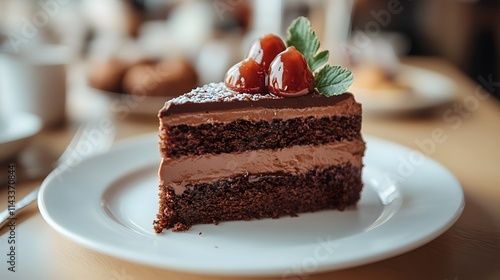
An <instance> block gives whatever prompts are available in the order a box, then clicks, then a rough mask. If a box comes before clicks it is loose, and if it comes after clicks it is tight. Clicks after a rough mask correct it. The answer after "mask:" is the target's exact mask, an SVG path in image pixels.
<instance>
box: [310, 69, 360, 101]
mask: <svg viewBox="0 0 500 280" xmlns="http://www.w3.org/2000/svg"><path fill="white" fill-rule="evenodd" d="M314 80H315V82H316V88H317V89H318V90H319V92H320V93H321V94H323V95H325V96H327V97H330V96H333V95H339V94H342V93H344V92H345V91H346V90H347V89H348V88H349V86H350V85H351V84H352V82H353V81H354V77H353V75H352V72H351V71H349V70H348V69H345V68H342V67H341V66H331V65H326V66H325V67H323V68H321V70H319V72H317V73H316V74H315V75H314Z"/></svg>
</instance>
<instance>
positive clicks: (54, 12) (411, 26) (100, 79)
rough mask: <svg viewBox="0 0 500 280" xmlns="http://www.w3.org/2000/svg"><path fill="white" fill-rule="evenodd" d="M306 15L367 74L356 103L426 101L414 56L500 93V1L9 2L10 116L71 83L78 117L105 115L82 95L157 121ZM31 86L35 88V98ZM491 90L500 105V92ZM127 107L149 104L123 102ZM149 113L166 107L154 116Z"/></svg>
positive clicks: (5, 59) (337, 60)
mask: <svg viewBox="0 0 500 280" xmlns="http://www.w3.org/2000/svg"><path fill="white" fill-rule="evenodd" d="M299 15H303V16H307V17H309V19H310V20H311V22H312V25H313V29H314V30H316V32H317V34H318V36H319V37H320V40H321V42H322V46H321V47H322V49H329V50H330V51H331V56H330V63H333V64H342V65H344V66H345V67H348V68H350V69H351V70H353V72H355V77H356V79H355V80H356V81H355V84H354V85H353V91H354V89H359V92H360V94H361V93H362V92H375V93H376V95H375V96H376V97H377V98H379V97H383V98H382V99H384V98H386V97H385V96H390V97H388V98H392V99H394V96H399V95H401V96H407V95H408V93H410V94H411V92H412V91H417V89H415V88H414V86H415V85H417V86H418V84H422V83H423V80H421V79H420V80H418V81H415V80H412V79H414V78H411V77H410V78H408V77H407V78H401V77H399V76H404V75H403V74H404V73H407V74H408V73H410V74H408V75H410V76H412V77H415V76H418V75H427V76H428V77H427V78H428V79H427V78H425V79H427V80H429V81H430V80H432V77H431V76H432V73H430V72H425V73H420V72H419V73H417V72H415V71H417V70H418V69H407V68H404V67H403V68H402V65H403V63H402V62H401V60H402V59H403V60H404V58H405V57H408V56H434V57H440V58H442V59H444V60H446V61H448V62H450V63H452V64H453V65H455V66H456V67H458V68H459V69H460V70H461V71H463V72H464V73H466V74H467V75H468V76H469V77H470V78H471V79H473V80H475V81H478V82H481V77H482V79H483V80H487V81H490V82H493V83H494V81H500V63H499V60H500V1H495V0H477V1H475V0H442V1H431V0H420V1H410V0H401V1H397V0H337V1H322V0H309V1H304V0H302V1H301V0H284V1H279V0H275V1H264V0H255V1H243V0H184V1H181V0H106V1H98V0H37V1H35V0H2V1H0V44H1V48H0V103H1V104H3V109H2V106H0V110H3V111H6V110H8V109H9V108H13V107H16V106H17V107H19V106H22V105H21V104H22V103H26V100H30V99H32V97H29V96H28V97H25V98H24V99H22V98H19V97H17V96H16V97H15V98H14V97H12V96H13V95H18V94H21V93H16V94H14V93H13V91H18V92H19V91H22V92H23V93H22V94H35V95H44V94H45V96H47V94H49V93H43V92H40V91H42V89H44V90H45V91H49V92H52V95H51V96H53V97H51V99H52V100H55V99H58V98H59V99H62V100H65V99H64V98H66V96H65V95H66V93H65V92H61V91H63V90H60V89H54V88H53V87H54V84H55V83H64V82H63V81H62V80H65V81H66V82H67V83H66V84H64V86H65V89H66V91H68V92H69V91H71V92H72V96H71V98H70V99H71V100H73V101H71V102H72V103H73V105H70V106H73V107H72V108H70V109H71V110H81V111H88V110H89V107H91V109H90V110H96V109H95V107H96V106H97V105H92V106H87V107H85V106H84V105H82V104H83V103H85V101H86V100H87V97H86V96H85V94H83V93H82V94H81V95H79V94H75V93H74V92H75V91H77V90H75V88H76V87H78V88H79V91H80V92H84V91H86V92H89V91H92V92H94V93H96V92H98V95H99V94H101V95H104V96H106V97H112V98H115V99H116V98H120V99H121V102H128V103H127V107H128V109H127V110H130V109H137V110H138V112H139V113H141V112H145V111H148V110H149V111H150V112H156V111H157V109H158V107H161V106H158V104H162V102H163V101H164V100H165V98H170V97H172V96H177V95H179V94H181V93H183V92H186V91H189V90H190V89H191V88H193V87H196V86H198V85H201V84H205V83H208V82H217V81H222V79H223V77H224V75H225V72H226V71H227V69H228V68H229V67H230V66H232V65H233V64H234V63H236V62H238V61H240V60H241V59H242V58H243V57H244V56H245V54H246V52H247V51H248V47H249V45H250V44H251V42H252V41H253V40H255V39H256V38H258V37H259V36H261V35H263V34H265V33H270V32H272V33H276V34H278V35H281V36H282V37H283V38H286V28H287V26H288V25H289V24H290V22H291V21H292V20H293V19H295V18H296V17H297V16H299ZM61 46H62V47H64V49H63V48H61ZM56 47H58V48H59V49H56ZM30 63H31V64H30ZM26 64H30V65H31V66H33V64H36V65H37V67H38V68H37V69H38V70H37V71H38V72H35V73H34V74H33V75H32V76H30V75H28V74H26V73H27V71H28V70H26ZM55 64H58V65H62V66H63V67H65V69H66V70H65V71H66V72H65V73H63V74H60V73H59V74H57V75H56V74H52V76H51V77H53V78H44V79H42V80H41V81H40V80H36V77H40V75H41V74H40V73H45V74H47V73H49V72H50V73H53V72H55V70H54V65H55ZM2 65H3V66H2ZM47 65H50V66H51V67H52V68H50V69H49V68H48V67H47ZM22 67H25V68H22ZM44 67H45V68H44ZM32 68H33V67H32ZM2 69H3V71H2ZM31 70H32V69H31ZM412 71H413V72H412ZM30 77H31V78H30ZM34 77H35V78H34ZM54 77H55V78H54ZM30 79H31V80H30ZM54 79H57V81H54ZM425 79H424V80H425ZM35 80H36V81H35ZM441 80H443V79H441ZM48 81H50V82H48ZM448 82H449V81H448ZM451 82H452V81H451ZM30 83H31V84H34V86H33V87H32V88H30V89H27V88H26V87H27V85H26V84H30ZM47 83H49V85H47ZM437 83H439V81H437ZM84 88H85V90H84ZM21 89H22V90H21ZM486 89H487V90H489V91H490V93H491V94H493V95H495V96H496V97H497V98H498V97H500V95H499V94H500V93H499V91H498V90H495V87H491V86H486ZM420 90H421V91H425V89H420ZM443 90H444V89H443ZM447 90H448V91H453V90H452V87H449V88H447ZM30 91H32V92H31V93H29V92H30ZM36 91H39V92H36ZM431 91H432V90H431ZM33 92H35V93H33ZM57 92H61V93H57ZM55 93H57V94H59V96H60V97H57V95H55ZM368 95H370V93H368ZM9 96H10V97H9ZM82 96H84V97H82ZM124 96H140V97H141V99H140V100H139V98H135V99H134V100H130V99H129V100H128V101H127V100H126V101H123V98H124ZM144 96H147V97H148V98H142V97H144ZM149 97H152V98H149ZM155 97H159V99H156V100H155V99H154V98H155ZM16 98H17V99H16ZM45 99H46V98H45ZM146 99H147V100H146ZM138 101H140V102H138ZM149 101H153V102H154V103H153V104H155V105H153V106H150V105H144V104H147V102H149ZM16 102H17V103H16ZM43 102H44V100H41V101H39V102H37V103H43ZM131 102H136V103H137V104H132V105H131V104H130V103H131ZM158 102H159V103H158ZM16 104H17V105H16ZM74 104H77V106H75V105H74ZM115 105H116V104H115ZM143 105H144V106H145V107H144V108H142V109H141V106H143ZM44 106H45V107H47V106H54V107H56V106H59V105H57V104H55V103H54V104H52V103H51V104H49V105H44ZM103 106H105V107H107V108H109V106H110V105H109V104H107V105H103ZM111 106H113V104H111ZM5 107H7V108H5ZM113 110H114V111H118V112H120V110H121V109H120V106H118V105H116V106H114V107H113ZM141 110H143V111H141ZM122 111H125V109H123V110H122ZM52 113H53V112H52ZM54 118H55V117H54ZM54 122H55V121H52V120H49V121H48V124H51V123H54Z"/></svg>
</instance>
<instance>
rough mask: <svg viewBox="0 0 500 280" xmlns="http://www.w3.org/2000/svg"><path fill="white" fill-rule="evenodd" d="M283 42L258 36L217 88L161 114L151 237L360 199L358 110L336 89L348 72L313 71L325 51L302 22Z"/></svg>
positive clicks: (342, 206)
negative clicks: (157, 201) (156, 197)
mask: <svg viewBox="0 0 500 280" xmlns="http://www.w3.org/2000/svg"><path fill="white" fill-rule="evenodd" d="M287 45H288V46H287ZM287 45H285V43H284V42H283V41H282V40H281V38H280V37H278V36H276V35H274V34H267V35H265V36H263V37H261V38H259V39H258V40H257V41H255V42H254V43H253V45H252V47H251V48H250V51H249V52H248V55H247V58H246V59H244V60H243V61H241V62H239V63H237V64H235V65H234V66H233V67H231V68H230V69H229V70H228V72H227V73H226V77H225V79H224V83H212V84H208V85H205V86H203V87H201V88H197V89H195V90H193V91H191V92H190V93H186V94H184V95H182V96H180V97H178V98H174V99H172V100H171V101H168V102H167V103H165V106H164V107H163V108H162V109H161V110H160V112H159V115H158V117H159V119H160V143H159V145H160V152H161V155H162V162H161V166H160V170H159V176H160V209H159V213H158V215H157V220H156V221H154V228H155V231H156V232H157V233H160V232H161V231H163V229H170V228H173V231H183V230H188V229H189V228H190V227H191V226H192V225H195V224H206V223H214V224H217V223H219V222H221V221H232V220H251V219H261V218H279V217H281V216H285V215H291V216H296V215H297V213H303V212H312V211H319V210H325V209H339V210H344V209H345V208H346V207H348V206H351V205H354V204H356V202H357V201H358V200H359V199H360V193H361V189H362V186H363V184H362V182H361V168H362V166H363V164H362V161H361V160H362V157H363V154H364V151H365V143H364V142H363V139H362V137H361V105H360V104H359V103H356V101H355V100H354V97H353V95H352V94H350V93H346V92H345V91H346V90H347V88H348V87H349V85H351V83H352V81H353V77H352V73H351V72H350V71H349V70H347V69H344V68H342V67H340V66H330V65H325V66H322V65H323V64H325V63H326V61H327V60H328V56H329V52H328V51H326V50H325V51H321V52H318V50H319V45H320V44H319V41H318V39H317V37H316V35H315V33H314V31H312V29H311V25H310V22H309V20H307V19H306V18H304V17H299V18H298V19H296V20H294V21H293V22H292V24H291V25H290V28H289V29H288V39H287ZM318 69H319V70H318ZM315 70H318V71H316V72H313V71H315Z"/></svg>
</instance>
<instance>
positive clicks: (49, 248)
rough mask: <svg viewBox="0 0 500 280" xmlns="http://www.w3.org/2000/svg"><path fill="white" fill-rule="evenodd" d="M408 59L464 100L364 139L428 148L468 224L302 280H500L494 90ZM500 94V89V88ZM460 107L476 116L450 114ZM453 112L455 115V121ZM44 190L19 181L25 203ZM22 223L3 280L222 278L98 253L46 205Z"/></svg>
mask: <svg viewBox="0 0 500 280" xmlns="http://www.w3.org/2000/svg"><path fill="white" fill-rule="evenodd" d="M405 61H406V63H408V64H412V65H416V66H420V67H423V68H428V69H432V70H434V71H438V72H441V73H443V74H445V75H447V76H449V77H450V78H452V79H453V80H454V81H455V82H456V85H457V90H458V92H457V93H458V95H457V98H456V100H455V102H454V103H452V104H449V105H447V106H444V107H443V108H440V109H438V110H435V111H433V112H431V113H426V114H422V115H414V116H398V117H375V116H365V117H364V123H363V130H364V133H365V134H370V135H374V136H378V137H382V138H386V139H389V140H392V141H394V142H398V143H401V144H403V145H406V146H408V147H410V148H414V149H417V150H419V149H420V150H421V151H422V152H424V153H426V154H428V156H429V157H431V158H433V159H435V160H437V161H438V162H440V163H441V164H443V165H444V166H445V167H446V168H448V169H449V170H450V171H451V172H452V173H453V174H455V176H456V177H457V178H458V179H459V181H460V182H461V184H462V187H463V189H464V192H465V199H466V206H465V209H464V212H463V214H462V216H461V217H460V219H459V220H458V221H457V222H456V223H455V224H454V225H453V226H452V227H451V228H450V229H449V230H448V231H447V232H445V233H444V234H443V235H441V236H440V237H438V238H436V239H435V240H433V241H431V242H429V243H428V244H426V245H424V246H422V247H420V248H417V249H415V250H413V251H411V252H408V253H405V254H402V255H399V256H396V257H393V258H390V259H387V260H383V261H379V262H376V263H372V264H368V265H364V266H360V267H355V268H351V269H345V270H340V271H334V272H329V273H324V274H317V275H310V276H308V277H305V276H302V278H294V279H305V278H307V279H315V280H319V279H443V280H444V279H449V280H451V279H500V125H499V123H500V105H499V103H498V102H497V101H496V100H495V99H494V98H493V97H486V98H483V97H484V95H483V93H484V92H483V91H480V90H479V88H478V86H477V84H476V83H474V82H473V81H472V80H470V79H469V78H467V77H466V76H465V75H464V74H462V73H461V72H459V71H458V70H457V69H456V68H454V67H453V66H451V65H450V64H449V63H447V62H446V61H443V60H440V59H436V58H411V59H410V58H408V59H406V60H405ZM485 79H486V80H488V77H485ZM495 89H496V90H500V87H499V86H498V83H496V88H495ZM460 104H465V105H466V108H469V110H468V111H460V112H459V111H456V112H454V113H447V110H456V108H458V107H456V106H458V105H460ZM445 114H449V115H447V116H448V117H450V116H454V118H453V121H451V120H450V119H449V118H446V117H444V115H445ZM78 121H79V119H78V118H75V117H72V118H71V121H69V124H67V125H65V126H64V127H61V128H57V129H50V130H46V131H43V132H42V133H41V134H39V135H38V136H36V139H35V141H34V144H36V145H40V146H42V147H43V148H44V149H46V150H48V151H49V152H53V153H59V152H62V151H63V150H64V148H65V146H66V145H67V144H68V142H69V140H70V139H71V137H72V135H73V134H74V132H75V130H76V128H77V124H78ZM115 121H116V127H117V132H118V134H117V139H123V138H127V137H131V136H134V135H138V134H143V133H148V132H154V131H156V130H157V126H158V125H157V121H156V118H154V117H152V118H150V119H149V120H148V119H144V118H143V119H137V118H132V117H127V118H124V119H123V120H120V119H116V120H115ZM436 129H438V130H442V132H443V133H444V135H445V140H444V141H443V142H442V143H437V142H436V143H435V147H434V148H433V149H432V150H429V151H425V150H422V149H421V148H420V147H419V146H418V145H417V143H418V141H423V139H427V138H430V137H432V135H433V131H435V130H436ZM2 164H4V165H7V164H8V163H2ZM0 176H7V175H6V174H0ZM20 179H22V178H20ZM40 182H41V180H34V181H26V180H24V181H22V180H21V181H20V182H18V183H17V184H16V191H17V193H16V197H17V199H19V198H21V197H23V196H24V195H25V194H27V193H28V192H29V191H30V190H31V189H33V188H34V187H36V186H38V185H39V184H40ZM6 205H7V188H6V187H5V186H2V187H0V207H1V208H2V209H3V208H5V207H6ZM17 224H18V225H17V227H16V240H17V244H18V246H17V256H16V272H15V273H13V272H10V271H8V270H7V269H8V267H9V264H8V263H7V260H8V257H7V253H8V252H7V250H8V244H7V238H8V235H9V233H10V231H8V230H7V229H5V228H4V229H2V230H0V236H1V237H0V279H85V280H86V279H106V280H114V279H124V280H132V279H182V280H188V279H221V277H217V276H204V275H196V274H191V273H186V272H179V271H169V270H164V269H159V268H154V267H148V266H144V265H140V264H135V263H130V262H127V261H123V260H120V259H117V258H114V257H110V256H107V255H104V254H100V253H97V252H94V251H92V250H90V249H87V248H85V247H82V246H80V245H78V244H76V243H75V242H73V241H71V240H68V239H67V238H65V237H63V236H61V235H60V234H59V233H57V232H56V231H55V230H53V229H52V228H51V227H49V226H48V224H47V223H45V221H44V220H43V219H42V217H41V215H40V213H39V212H38V209H37V205H36V204H34V205H31V206H30V208H29V209H28V211H26V212H25V213H24V214H22V215H21V216H20V217H19V219H18V221H17ZM165 250H168V248H165ZM231 279H243V278H231ZM245 279H251V278H245ZM259 279H262V278H259ZM264 279H280V278H264Z"/></svg>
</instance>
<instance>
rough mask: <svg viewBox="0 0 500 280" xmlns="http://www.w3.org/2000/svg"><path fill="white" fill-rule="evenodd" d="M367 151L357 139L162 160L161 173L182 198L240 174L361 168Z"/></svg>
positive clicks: (164, 183) (163, 180) (163, 182)
mask: <svg viewBox="0 0 500 280" xmlns="http://www.w3.org/2000/svg"><path fill="white" fill-rule="evenodd" d="M364 150H365V144H364V142H363V141H362V140H353V141H342V142H334V143H329V144H325V145H319V146H292V147H289V148H283V149H279V150H257V151H246V152H242V153H231V154H219V155H201V156H184V157H181V158H176V159H162V162H161V165H160V170H159V172H158V173H159V176H160V181H161V184H162V185H163V186H170V187H172V188H173V189H174V191H175V194H176V195H181V194H182V193H183V192H184V191H185V190H186V188H187V186H188V185H194V184H196V183H207V182H214V181H218V180H220V179H224V178H230V177H234V176H237V175H244V174H259V173H275V172H283V173H290V174H301V173H305V172H307V171H308V170H310V169H312V168H317V169H320V170H321V169H324V168H327V167H330V166H332V165H337V164H341V163H346V162H349V163H351V164H352V166H354V167H357V168H360V169H361V167H362V162H361V158H362V156H363V153H364Z"/></svg>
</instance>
